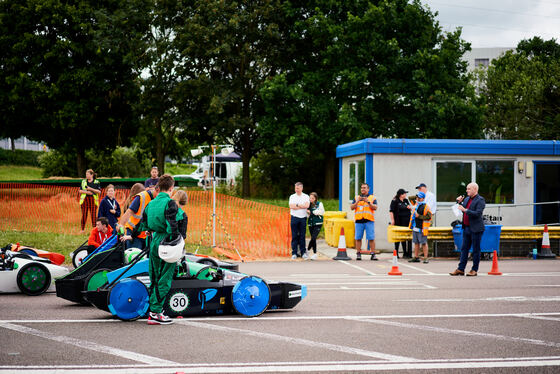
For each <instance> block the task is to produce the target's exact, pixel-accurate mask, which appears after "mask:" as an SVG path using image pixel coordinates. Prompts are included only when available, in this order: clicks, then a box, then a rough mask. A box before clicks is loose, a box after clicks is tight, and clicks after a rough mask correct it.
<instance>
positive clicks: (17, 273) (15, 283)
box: [0, 244, 68, 296]
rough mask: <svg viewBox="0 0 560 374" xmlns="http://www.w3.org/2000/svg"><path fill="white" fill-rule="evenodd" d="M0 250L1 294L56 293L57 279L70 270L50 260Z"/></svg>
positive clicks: (6, 248)
mask: <svg viewBox="0 0 560 374" xmlns="http://www.w3.org/2000/svg"><path fill="white" fill-rule="evenodd" d="M11 248H12V245H11V244H10V245H8V246H6V247H4V248H2V249H1V250H0V293H14V292H23V293H24V294H26V295H30V296H37V295H41V294H42V293H44V292H46V291H54V289H53V286H54V281H55V278H57V277H61V276H64V275H66V274H68V269H67V268H65V267H62V266H58V265H55V264H53V263H52V262H51V261H50V260H49V259H48V258H42V257H38V256H32V255H29V254H27V253H24V252H15V251H12V250H11Z"/></svg>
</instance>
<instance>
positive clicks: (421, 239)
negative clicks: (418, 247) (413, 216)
mask: <svg viewBox="0 0 560 374" xmlns="http://www.w3.org/2000/svg"><path fill="white" fill-rule="evenodd" d="M412 242H413V243H414V244H428V237H427V236H426V235H424V234H422V231H413V232H412Z"/></svg>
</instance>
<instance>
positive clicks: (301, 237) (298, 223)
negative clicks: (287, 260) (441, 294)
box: [290, 216, 307, 256]
mask: <svg viewBox="0 0 560 374" xmlns="http://www.w3.org/2000/svg"><path fill="white" fill-rule="evenodd" d="M291 217H292V218H291V220H290V227H291V228H292V255H296V256H297V254H298V246H299V251H300V254H301V255H302V256H303V254H304V253H305V229H306V223H307V218H299V217H294V216H291Z"/></svg>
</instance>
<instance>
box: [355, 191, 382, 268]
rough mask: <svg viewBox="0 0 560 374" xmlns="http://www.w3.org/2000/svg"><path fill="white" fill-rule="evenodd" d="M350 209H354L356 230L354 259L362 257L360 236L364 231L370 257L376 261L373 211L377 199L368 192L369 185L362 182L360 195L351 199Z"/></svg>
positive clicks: (361, 236)
mask: <svg viewBox="0 0 560 374" xmlns="http://www.w3.org/2000/svg"><path fill="white" fill-rule="evenodd" d="M350 209H352V210H355V211H356V212H355V213H354V225H355V231H356V236H355V239H356V260H358V261H359V260H361V259H362V254H361V250H362V238H363V237H364V231H365V232H366V239H367V240H368V242H369V248H370V250H371V259H372V260H375V261H377V257H375V217H374V212H375V211H376V210H377V199H376V198H375V196H373V195H370V194H369V185H368V184H367V183H362V185H361V186H360V195H359V196H356V197H355V198H354V200H352V204H351V205H350Z"/></svg>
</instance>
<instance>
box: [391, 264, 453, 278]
mask: <svg viewBox="0 0 560 374" xmlns="http://www.w3.org/2000/svg"><path fill="white" fill-rule="evenodd" d="M399 266H404V267H407V268H410V269H414V270H417V271H421V272H423V273H425V274H428V275H436V273H433V272H431V271H429V270H426V269H422V268H419V267H416V266H413V265H409V264H405V263H403V262H399ZM407 275H408V274H407ZM415 275H417V274H415ZM447 275H449V274H447Z"/></svg>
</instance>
